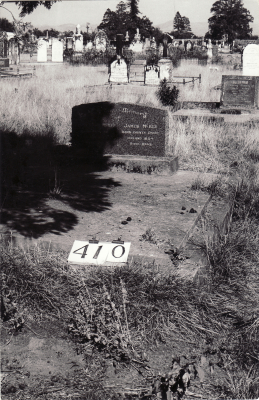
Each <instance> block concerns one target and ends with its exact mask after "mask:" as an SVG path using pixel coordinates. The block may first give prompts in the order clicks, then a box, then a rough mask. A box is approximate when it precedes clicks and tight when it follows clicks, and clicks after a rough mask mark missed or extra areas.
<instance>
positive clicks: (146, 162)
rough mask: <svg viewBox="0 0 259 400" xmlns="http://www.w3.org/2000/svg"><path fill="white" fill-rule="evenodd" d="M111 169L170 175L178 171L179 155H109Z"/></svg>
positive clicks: (108, 161)
mask: <svg viewBox="0 0 259 400" xmlns="http://www.w3.org/2000/svg"><path fill="white" fill-rule="evenodd" d="M106 157H107V166H108V168H109V169H110V170H114V171H125V172H131V173H134V172H135V173H140V174H149V175H150V174H157V175H170V174H173V173H175V172H177V171H178V168H179V162H178V157H144V156H127V155H125V156H123V155H118V156H116V155H107V156H106Z"/></svg>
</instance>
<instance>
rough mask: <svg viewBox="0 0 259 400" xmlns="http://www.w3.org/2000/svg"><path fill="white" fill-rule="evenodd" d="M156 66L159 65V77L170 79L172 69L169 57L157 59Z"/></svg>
mask: <svg viewBox="0 0 259 400" xmlns="http://www.w3.org/2000/svg"><path fill="white" fill-rule="evenodd" d="M158 66H159V67H160V79H161V80H162V79H164V78H165V79H167V80H171V77H172V70H173V63H172V61H171V60H170V59H167V58H161V60H159V61H158Z"/></svg>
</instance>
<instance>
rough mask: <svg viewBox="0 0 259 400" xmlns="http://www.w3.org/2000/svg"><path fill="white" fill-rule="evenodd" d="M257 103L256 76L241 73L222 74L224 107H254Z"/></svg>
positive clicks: (222, 102)
mask: <svg viewBox="0 0 259 400" xmlns="http://www.w3.org/2000/svg"><path fill="white" fill-rule="evenodd" d="M257 84H258V83H257ZM256 104H257V100H256V78H255V77H251V76H239V75H223V76H222V89H221V105H222V106H223V107H231V108H253V107H255V106H256Z"/></svg>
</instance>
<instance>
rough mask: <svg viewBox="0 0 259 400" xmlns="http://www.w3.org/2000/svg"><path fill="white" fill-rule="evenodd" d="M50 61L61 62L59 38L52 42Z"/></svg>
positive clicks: (61, 50) (61, 54)
mask: <svg viewBox="0 0 259 400" xmlns="http://www.w3.org/2000/svg"><path fill="white" fill-rule="evenodd" d="M52 61H53V62H63V43H62V42H60V41H59V40H57V41H55V42H53V43H52Z"/></svg>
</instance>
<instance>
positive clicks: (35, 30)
mask: <svg viewBox="0 0 259 400" xmlns="http://www.w3.org/2000/svg"><path fill="white" fill-rule="evenodd" d="M33 33H34V35H35V36H36V37H37V38H39V37H40V36H44V33H43V31H41V30H40V29H38V28H34V29H33Z"/></svg>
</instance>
